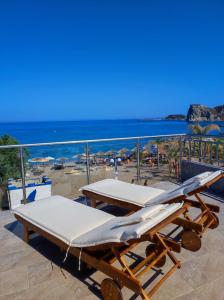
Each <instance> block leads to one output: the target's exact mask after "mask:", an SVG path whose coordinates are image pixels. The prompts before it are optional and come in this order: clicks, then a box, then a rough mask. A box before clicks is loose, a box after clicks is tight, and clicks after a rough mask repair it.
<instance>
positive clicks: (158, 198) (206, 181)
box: [81, 171, 224, 240]
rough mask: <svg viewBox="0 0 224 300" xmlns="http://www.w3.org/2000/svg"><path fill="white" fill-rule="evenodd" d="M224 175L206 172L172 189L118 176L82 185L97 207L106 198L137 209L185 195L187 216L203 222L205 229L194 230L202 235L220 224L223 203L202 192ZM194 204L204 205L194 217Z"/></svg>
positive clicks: (191, 219) (185, 217)
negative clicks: (191, 210)
mask: <svg viewBox="0 0 224 300" xmlns="http://www.w3.org/2000/svg"><path fill="white" fill-rule="evenodd" d="M223 176H224V175H223V172H222V171H216V172H204V173H202V174H199V175H197V176H194V177H192V178H191V179H189V180H186V181H185V182H183V183H182V184H181V185H180V186H178V187H175V188H174V189H171V190H168V191H165V190H162V189H157V188H152V187H146V186H140V185H135V184H130V183H126V182H123V181H119V180H114V179H105V180H102V181H98V182H96V183H92V184H89V185H87V186H84V187H82V188H81V191H82V193H83V194H84V195H85V196H87V197H88V198H89V199H90V201H91V205H92V207H96V205H97V203H98V202H105V203H108V204H112V205H116V206H119V207H123V208H126V209H128V210H130V211H137V210H139V209H140V208H142V207H147V206H150V205H152V204H158V203H173V202H176V201H178V200H180V199H183V200H184V202H185V205H186V206H185V207H186V211H185V213H184V219H186V220H188V221H192V225H193V224H194V223H196V224H198V225H201V226H202V228H201V231H198V230H194V233H193V235H195V232H196V234H198V235H199V236H201V235H202V233H203V232H204V231H205V230H206V229H207V228H212V229H213V228H216V227H217V226H218V224H219V220H218V217H217V215H216V214H215V213H218V212H219V206H217V205H213V204H208V203H206V202H205V201H204V200H203V199H202V197H201V195H199V193H200V192H203V191H205V190H206V189H208V188H209V187H210V186H211V185H212V184H213V183H215V182H217V181H218V180H219V179H220V178H222V177H223ZM184 195H185V196H195V198H196V200H192V199H188V198H186V197H183V196H184ZM191 207H194V208H199V209H200V213H199V215H197V216H196V217H195V218H194V219H193V218H191V217H190V214H189V212H188V209H189V208H191ZM188 229H189V228H188ZM192 229H193V228H192ZM184 234H185V235H189V234H192V233H189V232H184ZM185 237H186V236H185ZM192 237H193V236H192ZM195 238H196V237H195ZM187 240H188V239H187Z"/></svg>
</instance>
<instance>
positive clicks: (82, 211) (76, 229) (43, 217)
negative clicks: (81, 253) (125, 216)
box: [14, 196, 114, 243]
mask: <svg viewBox="0 0 224 300" xmlns="http://www.w3.org/2000/svg"><path fill="white" fill-rule="evenodd" d="M14 212H15V213H16V214H18V215H19V216H21V217H23V218H24V219H26V220H27V221H29V222H31V223H32V224H34V225H37V226H38V227H40V228H42V229H44V230H45V231H47V232H49V233H51V234H53V235H55V236H57V237H58V238H60V239H61V240H63V241H64V242H65V243H70V241H71V240H72V239H74V238H76V237H78V236H79V235H82V234H84V233H86V232H87V231H89V230H91V229H93V228H95V227H98V226H100V225H102V224H104V223H105V222H107V221H109V220H111V219H113V218H114V216H112V215H110V214H108V213H106V212H103V211H101V210H97V209H92V208H91V207H88V206H86V205H83V204H80V203H77V202H74V201H72V200H69V199H67V198H64V197H61V196H52V197H49V198H45V199H41V200H39V201H34V202H31V203H29V204H26V205H23V206H21V207H18V208H16V209H15V210H14Z"/></svg>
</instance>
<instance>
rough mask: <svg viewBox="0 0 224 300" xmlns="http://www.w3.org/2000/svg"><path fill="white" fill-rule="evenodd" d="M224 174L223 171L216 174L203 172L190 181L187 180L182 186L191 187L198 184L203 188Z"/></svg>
mask: <svg viewBox="0 0 224 300" xmlns="http://www.w3.org/2000/svg"><path fill="white" fill-rule="evenodd" d="M222 173H223V171H222V170H218V171H215V172H209V171H208V172H203V173H201V174H198V175H196V176H193V177H191V178H190V179H188V180H185V181H184V182H183V184H182V185H190V184H193V183H196V182H197V183H198V185H200V186H203V185H205V184H206V183H209V182H210V181H211V180H213V179H215V178H216V177H218V176H219V175H221V174H222Z"/></svg>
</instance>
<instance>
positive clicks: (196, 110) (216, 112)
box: [187, 104, 224, 122]
mask: <svg viewBox="0 0 224 300" xmlns="http://www.w3.org/2000/svg"><path fill="white" fill-rule="evenodd" d="M220 120H224V105H220V106H215V107H214V108H210V107H208V106H205V105H200V104H191V105H190V107H189V110H188V113H187V121H188V122H200V121H220Z"/></svg>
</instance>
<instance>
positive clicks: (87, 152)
mask: <svg viewBox="0 0 224 300" xmlns="http://www.w3.org/2000/svg"><path fill="white" fill-rule="evenodd" d="M86 181H87V184H90V166H89V144H88V143H86Z"/></svg>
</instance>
